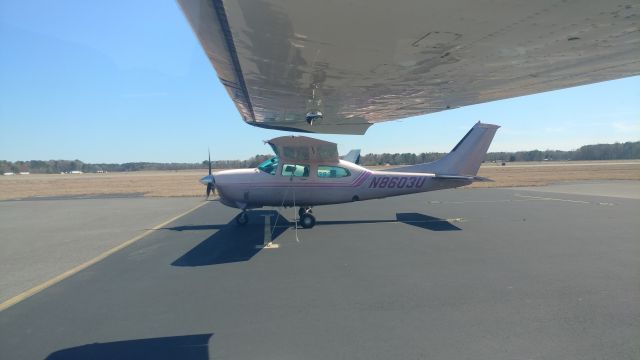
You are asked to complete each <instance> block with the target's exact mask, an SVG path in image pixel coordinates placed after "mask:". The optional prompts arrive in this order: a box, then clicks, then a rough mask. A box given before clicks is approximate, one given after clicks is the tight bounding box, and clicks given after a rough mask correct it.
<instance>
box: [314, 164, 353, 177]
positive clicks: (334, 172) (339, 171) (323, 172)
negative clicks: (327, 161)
mask: <svg viewBox="0 0 640 360" xmlns="http://www.w3.org/2000/svg"><path fill="white" fill-rule="evenodd" d="M350 175H351V173H350V172H349V170H347V169H345V168H342V167H339V166H324V165H320V166H318V177H320V178H341V177H347V176H350Z"/></svg>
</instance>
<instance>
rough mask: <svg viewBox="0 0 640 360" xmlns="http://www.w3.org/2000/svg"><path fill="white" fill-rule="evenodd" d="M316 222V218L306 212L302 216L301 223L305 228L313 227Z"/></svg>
mask: <svg viewBox="0 0 640 360" xmlns="http://www.w3.org/2000/svg"><path fill="white" fill-rule="evenodd" d="M315 224H316V218H315V217H314V216H313V215H311V214H309V213H304V214H302V216H300V225H302V227H303V228H305V229H311V228H312V227H313V226H314V225H315Z"/></svg>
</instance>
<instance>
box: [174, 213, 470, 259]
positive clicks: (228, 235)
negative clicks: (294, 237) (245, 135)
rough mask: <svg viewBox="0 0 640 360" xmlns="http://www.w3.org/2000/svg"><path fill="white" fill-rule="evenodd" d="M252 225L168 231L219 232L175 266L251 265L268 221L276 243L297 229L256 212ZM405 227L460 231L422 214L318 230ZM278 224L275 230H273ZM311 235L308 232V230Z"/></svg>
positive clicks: (344, 222)
mask: <svg viewBox="0 0 640 360" xmlns="http://www.w3.org/2000/svg"><path fill="white" fill-rule="evenodd" d="M248 214H249V223H248V224H247V225H246V226H242V227H241V226H237V225H236V224H235V219H232V220H231V221H230V222H229V223H227V224H224V225H184V226H176V227H172V228H167V230H172V231H190V230H217V231H216V232H215V233H214V234H212V235H211V236H209V237H208V238H206V239H205V240H203V241H202V242H201V243H200V244H198V245H197V246H195V247H194V248H193V249H191V250H189V251H188V252H187V253H185V254H184V255H182V256H181V257H180V258H178V259H176V260H175V261H174V262H173V263H171V265H173V266H207V265H218V264H227V263H234V262H240V261H248V260H250V259H251V258H252V257H253V256H254V255H255V254H257V253H258V252H259V251H260V250H261V247H260V245H264V242H265V226H264V224H265V218H266V217H268V218H269V219H270V224H271V239H272V240H274V241H275V240H276V239H277V238H278V237H279V236H280V235H282V234H283V233H284V232H285V231H286V230H287V229H290V228H292V227H293V226H294V223H293V222H290V221H289V220H287V219H286V218H284V217H283V216H282V215H281V214H279V213H278V212H277V211H275V210H269V211H267V210H255V211H250V212H249V213H248ZM397 222H401V223H405V224H408V225H411V226H416V227H419V228H422V229H426V230H431V231H456V230H461V229H460V228H459V227H457V226H455V225H453V224H451V223H450V222H449V221H447V220H445V219H440V218H437V217H433V216H428V215H424V214H420V213H397V214H396V219H388V220H337V221H318V222H317V223H316V227H318V226H323V225H349V224H376V223H397ZM274 224H275V226H274ZM305 231H309V230H305Z"/></svg>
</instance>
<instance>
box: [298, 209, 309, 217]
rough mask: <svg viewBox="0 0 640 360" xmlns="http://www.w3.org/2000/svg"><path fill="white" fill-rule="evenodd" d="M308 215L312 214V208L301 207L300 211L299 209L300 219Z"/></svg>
mask: <svg viewBox="0 0 640 360" xmlns="http://www.w3.org/2000/svg"><path fill="white" fill-rule="evenodd" d="M307 213H309V214H311V213H312V211H311V208H310V207H306V208H305V207H301V208H300V209H298V217H300V218H302V215H304V214H307Z"/></svg>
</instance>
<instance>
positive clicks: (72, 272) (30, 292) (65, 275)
mask: <svg viewBox="0 0 640 360" xmlns="http://www.w3.org/2000/svg"><path fill="white" fill-rule="evenodd" d="M205 204H206V202H203V203H200V204H198V205H196V206H195V207H193V208H191V209H190V210H187V211H185V212H183V213H182V214H180V215H177V216H174V217H172V218H171V219H169V220H167V221H165V222H163V223H161V224H158V225H156V226H154V227H152V228H151V229H149V230H147V231H145V232H143V233H142V234H140V235H137V236H135V237H133V238H131V239H129V240H127V241H125V242H123V243H122V244H120V245H118V246H116V247H114V248H112V249H110V250H107V251H105V252H103V253H102V254H100V255H98V256H96V257H94V258H93V259H91V260H89V261H86V262H84V263H82V264H80V265H78V266H76V267H74V268H72V269H71V270H67V271H65V272H63V273H62V274H60V275H58V276H56V277H54V278H51V279H49V280H47V281H45V282H43V283H42V284H40V285H37V286H34V287H32V288H31V289H29V290H27V291H24V292H22V293H20V294H18V295H16V296H14V297H12V298H11V299H9V300H6V301H5V302H3V303H2V304H0V311H2V310H6V309H7V308H9V307H11V306H13V305H15V304H17V303H19V302H20V301H22V300H24V299H26V298H28V297H30V296H33V295H35V294H37V293H39V292H40V291H42V290H44V289H46V288H48V287H50V286H52V285H55V284H57V283H59V282H60V281H62V280H64V279H66V278H68V277H70V276H72V275H75V274H77V273H78V272H80V271H82V270H84V269H86V268H88V267H89V266H91V265H93V264H95V263H97V262H99V261H101V260H104V259H105V258H106V257H108V256H109V255H111V254H113V253H115V252H118V251H120V250H122V249H124V248H126V247H127V246H129V245H131V244H133V243H134V242H136V241H138V240H140V239H142V238H144V237H145V236H147V235H149V234H151V233H152V232H154V231H156V230H160V229H162V228H163V227H165V226H166V225H168V224H169V223H171V222H174V221H175V220H178V219H179V218H181V217H183V216H185V215H187V214H189V213H191V212H193V211H195V210H197V209H199V208H201V207H202V206H204V205H205Z"/></svg>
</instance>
